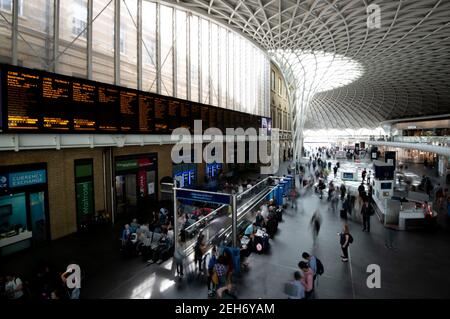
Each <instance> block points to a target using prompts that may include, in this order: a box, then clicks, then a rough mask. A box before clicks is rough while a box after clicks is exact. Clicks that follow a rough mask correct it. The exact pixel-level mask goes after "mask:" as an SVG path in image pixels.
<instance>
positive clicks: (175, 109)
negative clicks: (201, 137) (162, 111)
mask: <svg viewBox="0 0 450 319" xmlns="http://www.w3.org/2000/svg"><path fill="white" fill-rule="evenodd" d="M167 122H168V123H167V124H168V127H169V132H170V133H172V131H173V130H174V129H176V128H178V127H180V102H179V101H169V109H168V116H167Z"/></svg>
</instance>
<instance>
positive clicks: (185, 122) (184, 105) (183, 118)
mask: <svg viewBox="0 0 450 319" xmlns="http://www.w3.org/2000/svg"><path fill="white" fill-rule="evenodd" d="M180 127H185V128H187V129H190V128H191V112H190V104H189V102H186V101H182V102H180Z"/></svg>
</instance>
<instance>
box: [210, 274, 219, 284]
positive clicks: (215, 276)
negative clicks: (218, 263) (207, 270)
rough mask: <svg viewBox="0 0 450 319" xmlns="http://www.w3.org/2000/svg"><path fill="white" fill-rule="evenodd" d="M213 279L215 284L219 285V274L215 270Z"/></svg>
mask: <svg viewBox="0 0 450 319" xmlns="http://www.w3.org/2000/svg"><path fill="white" fill-rule="evenodd" d="M211 281H212V283H213V284H214V285H218V284H219V276H217V272H216V271H214V273H213V275H212V278H211Z"/></svg>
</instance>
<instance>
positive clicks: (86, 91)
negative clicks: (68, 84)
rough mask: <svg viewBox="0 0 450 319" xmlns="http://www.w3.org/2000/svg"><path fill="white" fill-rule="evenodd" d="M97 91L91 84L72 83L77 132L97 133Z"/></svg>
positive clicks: (74, 126) (74, 124)
mask: <svg viewBox="0 0 450 319" xmlns="http://www.w3.org/2000/svg"><path fill="white" fill-rule="evenodd" d="M96 89H97V87H96V86H95V85H93V84H90V83H85V82H81V81H76V80H75V81H73V82H72V108H73V128H74V130H75V131H95V129H96V121H95V113H96V105H97V99H96Z"/></svg>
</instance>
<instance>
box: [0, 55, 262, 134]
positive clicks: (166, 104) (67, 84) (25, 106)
mask: <svg viewBox="0 0 450 319" xmlns="http://www.w3.org/2000/svg"><path fill="white" fill-rule="evenodd" d="M0 80H1V81H0V84H1V85H0V102H1V104H0V130H1V131H2V132H19V133H20V132H23V133H26V132H30V131H32V132H34V133H50V132H58V133H83V132H86V133H92V132H95V133H129V134H131V133H132V134H139V133H141V134H170V133H171V132H172V131H173V130H174V129H176V128H177V127H185V128H188V129H189V130H190V131H191V132H193V129H194V120H202V129H203V131H204V130H206V129H207V128H208V127H216V128H219V129H221V130H224V129H226V128H227V127H230V128H233V127H237V126H241V127H244V128H246V127H250V126H251V125H252V124H253V120H252V118H253V117H252V116H250V115H248V114H246V113H240V112H236V111H232V110H227V109H223V108H219V107H214V106H209V105H203V104H199V103H195V102H190V101H185V100H180V99H177V98H174V97H168V96H163V95H159V94H154V93H149V92H142V91H138V90H133V89H128V88H124V87H120V86H116V85H110V84H105V83H99V82H95V81H91V80H86V79H80V78H75V77H71V76H65V75H60V74H55V73H50V72H46V71H39V70H32V69H27V68H23V67H17V66H12V65H7V64H0ZM254 118H255V119H256V122H258V123H259V121H260V117H258V116H254Z"/></svg>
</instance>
